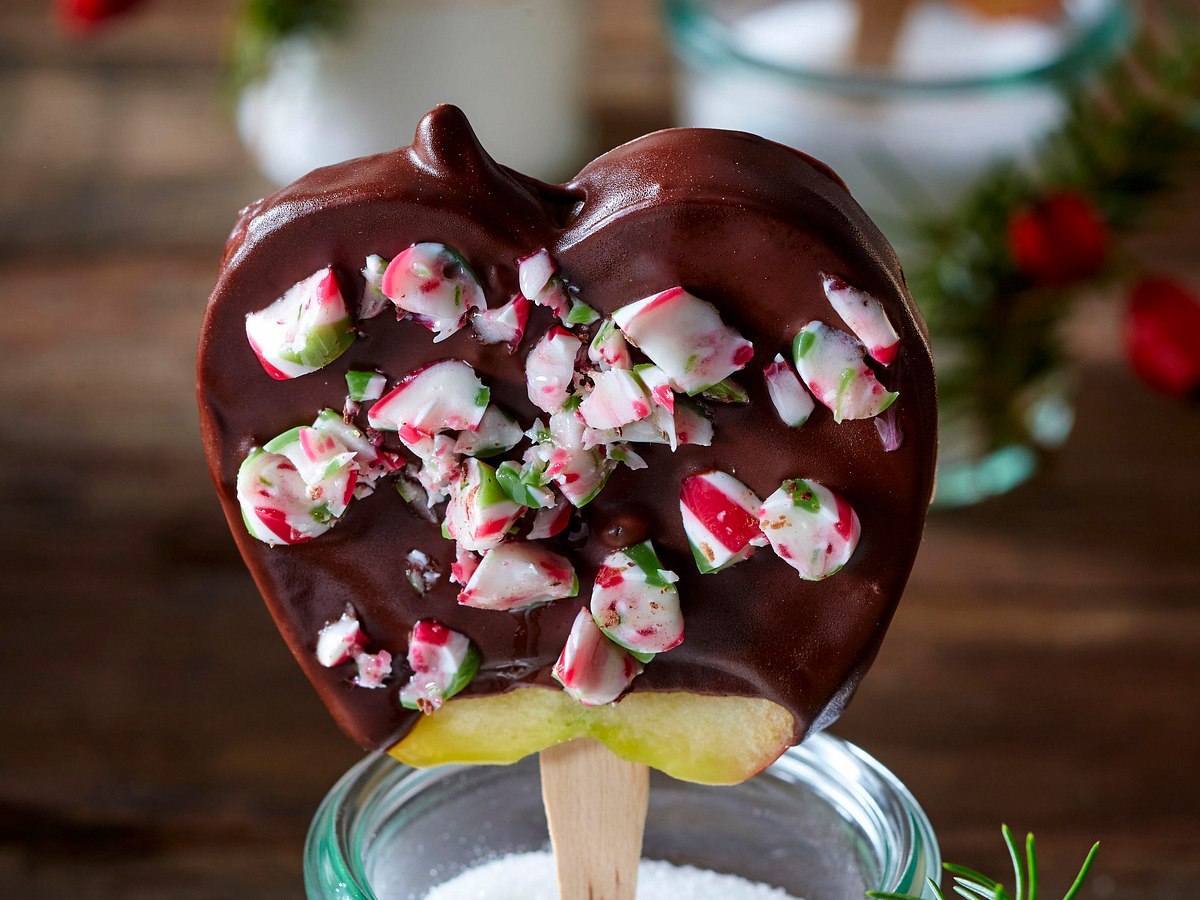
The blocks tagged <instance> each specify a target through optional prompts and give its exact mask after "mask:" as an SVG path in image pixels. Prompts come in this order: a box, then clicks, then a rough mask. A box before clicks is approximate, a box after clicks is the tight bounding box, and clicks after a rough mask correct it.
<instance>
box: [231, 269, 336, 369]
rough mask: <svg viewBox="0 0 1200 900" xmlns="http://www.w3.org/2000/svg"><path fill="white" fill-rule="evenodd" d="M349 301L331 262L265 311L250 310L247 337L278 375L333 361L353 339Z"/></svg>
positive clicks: (315, 367) (263, 363)
mask: <svg viewBox="0 0 1200 900" xmlns="http://www.w3.org/2000/svg"><path fill="white" fill-rule="evenodd" d="M354 338H355V333H354V329H353V327H352V326H351V324H350V314H349V313H348V312H347V310H346V302H345V300H343V299H342V292H341V290H340V289H339V288H338V283H337V278H336V277H335V276H334V274H333V269H332V268H329V267H326V268H324V269H321V270H320V271H318V272H314V273H313V274H312V275H310V276H309V277H308V278H306V279H304V280H303V281H300V282H297V283H296V284H294V285H292V286H291V287H290V288H288V290H287V293H285V294H284V295H283V296H282V297H280V298H279V299H278V300H276V301H275V302H274V303H272V304H271V305H270V306H268V307H267V308H266V309H264V310H261V311H260V312H256V313H250V314H249V315H248V316H246V339H247V340H248V341H249V342H250V349H252V350H253V351H254V355H255V356H257V357H258V361H259V362H260V363H262V367H263V369H265V370H266V372H267V374H268V375H270V376H271V377H272V378H274V379H275V380H276V381H285V380H287V379H290V378H299V377H300V376H301V375H307V374H308V373H309V372H315V371H317V370H318V369H321V368H324V367H325V366H327V365H329V364H330V363H331V362H333V361H334V360H335V359H337V358H338V357H339V356H341V355H342V354H343V353H345V352H346V350H347V349H348V348H349V347H350V345H351V344H353V343H354Z"/></svg>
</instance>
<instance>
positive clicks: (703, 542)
mask: <svg viewBox="0 0 1200 900" xmlns="http://www.w3.org/2000/svg"><path fill="white" fill-rule="evenodd" d="M761 506H762V501H761V500H759V499H758V497H757V496H756V495H755V493H754V492H753V491H752V490H750V488H748V487H746V485H744V484H742V483H741V482H740V481H738V480H737V479H736V478H734V477H733V476H732V475H730V474H729V473H728V472H721V471H718V470H715V469H714V470H712V471H710V472H701V473H700V474H698V475H693V476H691V477H690V478H686V479H684V481H683V484H682V485H680V489H679V512H680V514H681V515H682V516H683V530H684V532H686V533H687V538H688V544H689V545H690V546H691V548H692V556H693V557H695V559H696V568H698V569H699V570H700V571H701V572H702V573H708V572H720V571H721V570H722V569H727V568H729V567H730V566H733V565H736V564H737V563H740V562H742V561H743V560H746V559H749V558H750V557H751V556H752V555H753V554H754V551H755V550H756V549H757V548H758V547H764V546H766V544H767V539H766V538H765V537H764V536H763V533H762V531H760V530H759V527H758V518H757V514H758V510H759V508H760V507H761Z"/></svg>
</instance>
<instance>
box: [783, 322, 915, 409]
mask: <svg viewBox="0 0 1200 900" xmlns="http://www.w3.org/2000/svg"><path fill="white" fill-rule="evenodd" d="M865 349H866V348H864V347H863V345H862V343H860V342H859V341H858V340H857V339H856V338H855V337H853V336H852V335H849V334H846V332H844V331H839V330H838V329H836V328H830V327H829V326H828V325H826V324H825V323H823V322H809V323H808V324H807V325H805V326H804V327H803V328H802V329H800V333H799V334H797V335H796V340H795V342H794V345H793V354H794V356H795V360H796V368H797V369H798V370H799V372H800V377H801V378H802V379H804V384H805V385H806V386H807V387H808V389H809V390H810V391H812V394H813V396H814V397H816V398H817V399H818V400H820V401H821V402H822V403H824V404H825V405H826V406H827V407H829V408H830V409H831V410H832V411H833V420H834V421H835V422H837V423H839V424H840V423H842V422H844V421H845V420H847V419H870V418H872V417H873V416H877V415H879V414H880V413H881V412H883V411H884V410H885V409H887V408H888V407H889V406H891V405H892V403H893V402H894V401H895V399H896V398H897V397H899V396H900V395H899V394H898V393H894V392H892V391H889V390H887V389H886V388H884V386H883V385H882V384H880V383H879V381H878V379H876V377H875V373H874V372H872V371H871V369H870V368H869V367H868V366H867V364H866V363H865V362H864V361H863V356H864V354H865Z"/></svg>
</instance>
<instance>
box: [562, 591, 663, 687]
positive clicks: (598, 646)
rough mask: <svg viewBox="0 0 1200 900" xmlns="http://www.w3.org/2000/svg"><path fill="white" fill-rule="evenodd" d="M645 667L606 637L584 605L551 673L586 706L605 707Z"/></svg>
mask: <svg viewBox="0 0 1200 900" xmlns="http://www.w3.org/2000/svg"><path fill="white" fill-rule="evenodd" d="M642 668H643V666H642V664H641V663H640V662H638V660H636V659H634V658H633V656H631V655H630V653H629V652H628V651H627V650H625V649H624V648H622V647H618V646H617V645H616V644H614V643H613V642H612V641H610V640H609V639H608V638H607V637H605V636H604V632H602V631H601V630H600V628H599V626H597V625H596V622H595V620H594V619H593V618H592V614H591V612H590V611H589V610H588V609H587V608H586V607H585V608H584V609H581V610H580V611H579V615H577V616H576V617H575V622H574V624H572V626H571V634H570V635H569V636H568V637H567V643H566V646H564V647H563V649H562V653H561V654H560V655H559V657H558V661H557V662H556V663H555V664H554V669H553V670H552V671H551V675H553V677H554V680H555V681H557V682H558V683H559V684H561V685H562V687H563V690H564V691H566V692H567V694H569V695H570V696H571V697H573V698H574V699H575V700H577V701H579V702H580V703H582V704H583V705H584V706H604V705H605V704H607V703H614V702H615V701H616V700H617V699H618V698H619V697H620V696H621V695H622V694H623V693H625V691H626V690H628V689H629V685H630V683H632V681H633V679H634V678H636V677H637V676H638V675H640V674H641V672H642Z"/></svg>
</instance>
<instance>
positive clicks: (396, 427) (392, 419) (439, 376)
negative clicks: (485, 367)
mask: <svg viewBox="0 0 1200 900" xmlns="http://www.w3.org/2000/svg"><path fill="white" fill-rule="evenodd" d="M490 399H491V392H490V391H489V390H488V389H487V388H486V387H484V386H483V382H482V381H480V380H479V377H478V376H477V375H476V374H475V370H474V369H472V368H471V367H470V366H469V365H468V364H467V363H465V362H463V361H462V360H461V359H442V360H438V361H437V362H431V363H428V364H426V365H424V366H421V367H420V368H417V369H414V370H413V371H411V372H409V373H408V374H407V375H405V376H404V378H402V379H401V380H400V383H399V384H397V385H396V386H395V387H394V388H392V389H391V390H390V391H389V392H388V393H387V394H385V395H384V396H383V397H381V398H380V399H379V400H377V401H376V403H375V405H374V406H372V407H371V409H370V410H369V411H368V412H367V424H368V425H370V426H371V427H372V428H378V429H380V430H382V431H395V432H398V433H399V434H400V437H401V439H402V440H404V441H405V442H412V441H416V440H418V439H419V438H420V437H422V436H427V435H433V434H437V433H438V432H440V431H460V430H464V429H465V430H468V431H474V430H475V429H476V428H478V427H479V423H480V421H481V420H482V419H483V413H484V411H485V410H486V409H487V406H488V401H489V400H490Z"/></svg>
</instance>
